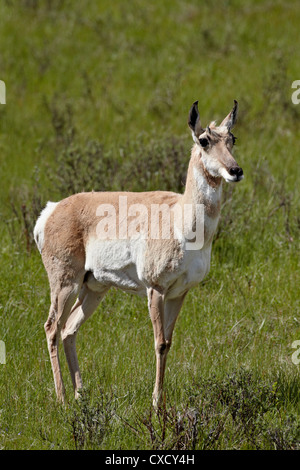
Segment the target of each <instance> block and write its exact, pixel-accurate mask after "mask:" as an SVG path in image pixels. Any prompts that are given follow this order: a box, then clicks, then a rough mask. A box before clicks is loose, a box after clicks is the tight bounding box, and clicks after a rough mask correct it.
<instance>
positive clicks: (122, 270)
mask: <svg viewBox="0 0 300 470" xmlns="http://www.w3.org/2000/svg"><path fill="white" fill-rule="evenodd" d="M143 250H144V242H143V240H134V241H130V240H93V241H91V242H90V243H89V244H88V246H87V248H86V262H85V269H86V271H91V272H92V273H93V277H94V280H93V279H92V278H90V279H89V283H88V285H89V287H90V288H91V289H92V290H98V289H99V290H101V289H102V288H103V286H108V287H110V286H111V287H118V288H119V289H122V290H124V291H126V292H132V293H135V294H138V295H146V287H145V285H144V284H143V283H142V282H141V280H140V276H139V273H140V272H141V270H142V266H141V260H142V252H143Z"/></svg>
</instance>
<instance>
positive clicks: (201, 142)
mask: <svg viewBox="0 0 300 470" xmlns="http://www.w3.org/2000/svg"><path fill="white" fill-rule="evenodd" d="M199 142H200V145H201V147H203V148H205V147H207V146H208V143H209V142H208V139H206V138H205V137H203V138H202V139H199Z"/></svg>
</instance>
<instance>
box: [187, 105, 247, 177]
mask: <svg viewBox="0 0 300 470" xmlns="http://www.w3.org/2000/svg"><path fill="white" fill-rule="evenodd" d="M237 110H238V103H237V101H236V100H234V106H233V108H232V110H231V111H230V113H229V114H228V115H227V116H226V117H225V119H224V120H223V121H222V123H221V124H220V125H219V126H216V124H215V122H212V123H211V124H210V125H209V126H207V127H206V129H203V128H202V126H201V123H200V116H199V111H198V101H195V103H194V104H193V105H192V107H191V109H190V113H189V120H188V124H189V127H190V128H191V130H192V136H193V140H194V142H195V143H196V145H197V146H199V148H200V152H199V155H200V158H201V161H202V164H203V166H204V168H205V170H206V171H207V172H208V173H209V174H210V176H212V177H214V178H216V177H221V176H222V177H223V178H224V179H225V181H227V182H228V183H229V182H230V183H231V182H234V183H236V182H238V181H241V180H242V179H243V178H244V174H243V170H242V168H241V167H240V166H239V165H238V164H237V162H236V161H235V159H234V158H233V155H232V148H233V146H234V143H235V140H236V138H235V137H234V135H233V134H232V132H231V129H232V128H233V126H234V125H235V123H236V119H237Z"/></svg>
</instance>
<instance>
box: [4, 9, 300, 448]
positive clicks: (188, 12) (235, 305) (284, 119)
mask: <svg viewBox="0 0 300 470" xmlns="http://www.w3.org/2000/svg"><path fill="white" fill-rule="evenodd" d="M85 3H86V4H85ZM0 18H1V20H0V21H1V28H0V44H1V47H0V80H3V81H4V82H5V84H6V104H5V105H0V162H1V163H0V181H1V185H0V215H1V220H0V234H1V263H0V340H1V341H4V343H5V346H6V364H0V448H1V449H168V450H169V449H188V450H192V449H299V448H300V407H299V390H300V373H299V372H300V369H299V367H300V365H299V364H295V363H294V362H297V361H294V362H293V360H292V355H293V353H295V349H293V347H292V344H293V342H294V341H296V340H300V314H299V313H300V312H299V227H300V221H299V142H300V127H299V119H300V104H299V105H298V106H297V105H294V104H293V103H292V101H291V95H292V92H293V90H292V88H291V85H292V82H293V81H294V80H297V79H300V57H299V56H300V47H299V46H300V45H299V26H300V10H299V3H298V2H297V1H296V0H294V1H289V2H284V1H281V0H274V1H272V2H270V1H250V0H245V1H240V0H232V1H231V0H227V1H226V0H222V1H220V2H218V4H217V5H215V4H214V2H209V3H207V2H204V1H203V2H202V1H197V0H191V1H189V2H183V1H181V0H172V1H171V0H160V1H153V2H147V1H145V0H132V1H130V2H122V1H120V0H114V1H113V2H112V1H108V0H101V1H96V2H79V1H76V2H74V1H71V0H64V1H63V0H60V1H59V0H19V1H16V0H3V1H1V3H0ZM196 99H198V100H199V109H200V113H201V118H202V121H203V123H208V122H210V121H211V120H213V119H216V120H217V121H220V119H222V118H223V117H225V115H226V114H227V113H228V112H229V110H230V109H231V107H232V103H233V99H237V100H238V101H239V105H240V114H239V120H238V124H237V126H236V129H235V134H236V135H237V137H238V140H237V145H236V148H235V156H236V159H237V161H238V163H239V164H240V165H241V166H242V167H243V170H244V174H245V179H244V181H243V182H242V183H240V184H239V185H237V186H234V187H233V186H229V185H225V187H224V203H223V207H222V217H221V220H220V226H219V229H218V232H217V234H216V236H215V240H214V243H213V255H212V266H211V271H210V274H209V275H208V277H207V279H206V280H205V281H204V282H203V283H202V284H201V285H200V286H199V287H197V288H196V289H194V290H193V291H191V292H190V293H189V294H188V296H187V299H186V301H185V304H184V307H183V309H182V312H181V313H180V316H179V319H178V322H177V324H176V327H175V333H174V341H173V346H172V350H171V352H170V354H169V357H168V363H167V371H166V383H165V401H164V404H163V406H162V408H161V409H160V410H159V412H158V413H156V412H154V410H153V409H152V407H151V394H152V388H153V384H154V377H155V357H154V348H153V333H152V326H151V322H150V319H149V316H148V314H147V306H146V302H145V300H141V299H139V298H135V297H132V296H130V295H126V294H123V293H120V292H117V291H113V290H112V291H111V292H110V293H109V294H108V295H107V296H106V298H105V299H104V301H103V303H102V304H101V305H100V307H99V309H98V311H97V312H96V313H95V314H94V316H93V317H92V318H91V319H90V320H89V322H87V323H86V324H85V325H84V326H83V327H82V329H81V331H80V333H79V335H78V340H77V345H78V346H77V349H78V356H79V363H80V364H81V370H82V375H83V380H84V383H85V389H84V391H83V394H82V397H81V399H80V400H79V401H78V402H75V401H74V399H73V393H72V386H71V381H70V378H69V375H68V370H67V366H66V363H65V360H64V357H63V354H62V361H61V362H62V369H63V376H64V378H65V384H66V388H67V395H68V401H67V404H66V406H65V407H62V406H60V405H58V404H57V402H56V398H55V392H54V385H53V379H52V372H51V367H50V361H49V358H48V351H47V345H46V339H45V335H44V327H43V325H44V322H45V321H46V318H47V314H48V309H49V305H50V303H49V287H48V281H47V277H46V273H45V270H44V268H43V265H42V262H41V258H40V255H39V253H38V252H37V249H36V248H35V246H34V244H33V241H32V235H31V233H32V228H33V225H34V222H35V220H36V217H37V214H38V213H39V211H40V209H41V208H42V207H43V205H44V204H45V203H46V201H47V200H49V199H50V200H59V199H61V198H62V197H65V196H67V195H69V194H71V193H73V192H75V191H81V190H92V189H94V190H109V189H112V190H114V189H128V190H137V191H138V190H154V189H167V190H175V191H179V192H182V191H183V190H184V178H185V172H186V170H187V165H188V161H189V155H190V148H191V145H192V140H191V136H190V132H189V130H188V127H187V116H188V111H189V108H190V105H191V104H192V103H193V101H195V100H196ZM61 352H62V353H63V351H61Z"/></svg>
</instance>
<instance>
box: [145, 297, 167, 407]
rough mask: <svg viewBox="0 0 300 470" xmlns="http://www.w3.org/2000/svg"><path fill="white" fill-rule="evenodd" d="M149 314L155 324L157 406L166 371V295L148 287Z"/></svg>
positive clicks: (154, 403)
mask: <svg viewBox="0 0 300 470" xmlns="http://www.w3.org/2000/svg"><path fill="white" fill-rule="evenodd" d="M147 294H148V305H149V314H150V318H151V321H152V325H153V332H154V344H155V354H156V379H155V387H154V391H153V406H154V407H155V408H157V406H158V405H159V402H160V399H161V393H162V387H163V381H164V372H165V362H166V361H165V355H166V352H167V351H166V340H165V335H164V297H163V295H162V294H161V293H160V292H159V291H158V290H156V289H153V288H150V289H148V292H147Z"/></svg>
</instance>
